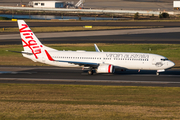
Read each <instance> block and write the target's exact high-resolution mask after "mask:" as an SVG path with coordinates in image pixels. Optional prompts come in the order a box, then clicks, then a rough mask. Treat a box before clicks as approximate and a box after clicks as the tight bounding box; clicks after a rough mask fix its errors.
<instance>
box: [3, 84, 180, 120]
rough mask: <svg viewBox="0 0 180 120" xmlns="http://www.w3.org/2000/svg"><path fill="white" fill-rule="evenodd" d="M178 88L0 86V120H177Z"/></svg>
mask: <svg viewBox="0 0 180 120" xmlns="http://www.w3.org/2000/svg"><path fill="white" fill-rule="evenodd" d="M179 91H180V88H178V87H177V88H176V87H174V88H171V87H123V86H88V85H51V84H49V85H40V84H0V94H1V96H0V106H1V107H0V119H14V120H16V119H18V120H24V119H53V120H55V119H67V120H84V119H88V120H92V119H93V120H94V119H95V120H99V119H103V120H110V119H125V120H126V119H127V120H131V119H132V120H135V119H138V120H144V119H146V120H154V119H166V120H168V119H169V120H170V119H179V118H180V96H179V94H180V92H179Z"/></svg>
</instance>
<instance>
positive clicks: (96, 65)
mask: <svg viewBox="0 0 180 120" xmlns="http://www.w3.org/2000/svg"><path fill="white" fill-rule="evenodd" d="M54 61H56V62H66V63H70V64H75V65H79V66H81V65H83V66H91V67H98V66H99V63H92V62H76V61H63V60H54Z"/></svg>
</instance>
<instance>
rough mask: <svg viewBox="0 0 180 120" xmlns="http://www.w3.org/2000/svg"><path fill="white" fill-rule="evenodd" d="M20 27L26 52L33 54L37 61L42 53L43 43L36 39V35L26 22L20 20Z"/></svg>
mask: <svg viewBox="0 0 180 120" xmlns="http://www.w3.org/2000/svg"><path fill="white" fill-rule="evenodd" d="M17 22H18V26H19V31H20V36H21V39H22V44H23V48H24V51H25V52H29V53H32V54H33V55H34V57H35V58H36V59H38V56H40V54H41V53H42V47H43V45H42V43H41V42H40V41H39V39H38V38H37V37H36V35H35V34H34V33H33V32H32V31H31V29H30V28H29V26H28V25H27V24H26V23H25V22H24V20H18V21H17Z"/></svg>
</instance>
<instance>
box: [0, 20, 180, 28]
mask: <svg viewBox="0 0 180 120" xmlns="http://www.w3.org/2000/svg"><path fill="white" fill-rule="evenodd" d="M27 24H28V25H29V27H58V26H59V27H60V26H85V25H90V26H164V27H180V22H83V21H80V22H79V21H74V22H72V21H71V22H55V21H54V22H53V21H52V22H27ZM8 27H18V25H17V22H0V28H8Z"/></svg>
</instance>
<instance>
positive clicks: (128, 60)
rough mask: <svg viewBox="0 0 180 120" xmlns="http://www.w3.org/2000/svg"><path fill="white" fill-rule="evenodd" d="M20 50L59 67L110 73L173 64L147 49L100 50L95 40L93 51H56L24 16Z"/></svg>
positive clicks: (154, 68) (20, 22)
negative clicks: (141, 51) (140, 51)
mask: <svg viewBox="0 0 180 120" xmlns="http://www.w3.org/2000/svg"><path fill="white" fill-rule="evenodd" d="M17 22H18V26H19V31H20V36H21V39H22V44H23V48H24V51H21V53H22V55H23V56H24V57H26V58H28V59H31V60H32V61H34V62H40V63H45V64H48V65H53V66H59V67H82V68H83V69H84V68H87V69H88V74H89V75H92V74H93V73H114V72H115V71H116V70H120V71H125V70H138V71H140V70H156V71H157V72H156V74H157V75H159V72H164V71H165V70H167V69H170V68H172V67H173V66H174V65H175V64H174V63H173V62H172V61H170V60H168V59H167V58H166V57H164V56H161V55H157V54H150V53H133V52H104V51H100V50H99V48H98V47H97V45H96V44H94V46H95V50H96V51H84V50H77V51H64V50H62V51H59V50H56V49H53V48H50V47H47V46H45V45H43V44H42V43H41V42H40V41H39V39H38V38H37V37H36V35H35V34H34V33H33V32H32V30H31V29H30V28H29V26H28V25H27V24H26V23H25V21H24V20H18V21H17Z"/></svg>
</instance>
